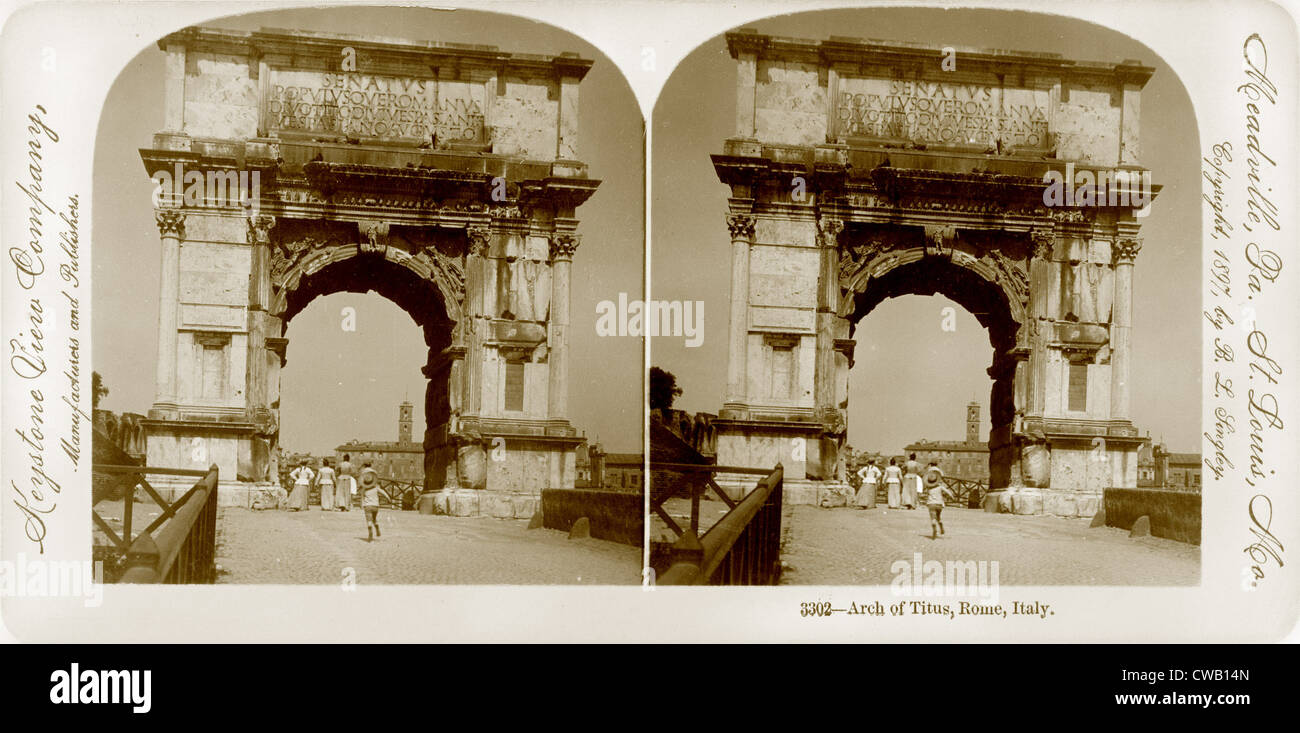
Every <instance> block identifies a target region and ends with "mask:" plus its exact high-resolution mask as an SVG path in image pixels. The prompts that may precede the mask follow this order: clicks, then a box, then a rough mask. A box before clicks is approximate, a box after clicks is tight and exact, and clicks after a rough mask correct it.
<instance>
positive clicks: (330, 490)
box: [316, 458, 335, 512]
mask: <svg viewBox="0 0 1300 733" xmlns="http://www.w3.org/2000/svg"><path fill="white" fill-rule="evenodd" d="M334 479H335V473H334V468H333V467H331V466H330V459H328V458H326V459H325V465H323V466H321V469H320V473H318V474H316V487H317V488H319V489H320V510H321V511H323V512H328V511H331V510H333V509H334Z"/></svg>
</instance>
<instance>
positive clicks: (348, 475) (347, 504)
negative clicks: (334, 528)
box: [334, 453, 357, 512]
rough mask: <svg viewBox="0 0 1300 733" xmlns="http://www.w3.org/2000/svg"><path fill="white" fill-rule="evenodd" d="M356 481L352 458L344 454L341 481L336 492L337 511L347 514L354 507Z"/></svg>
mask: <svg viewBox="0 0 1300 733" xmlns="http://www.w3.org/2000/svg"><path fill="white" fill-rule="evenodd" d="M356 480H357V479H356V476H354V475H353V468H352V456H350V455H348V454H347V453H344V454H343V461H342V462H341V463H339V480H338V483H337V484H335V487H336V488H335V490H334V508H335V509H338V510H339V511H341V512H346V511H347V510H348V509H350V508H351V507H352V494H353V493H355V491H356V490H355V489H353V488H352V486H353V483H352V482H354V481H356Z"/></svg>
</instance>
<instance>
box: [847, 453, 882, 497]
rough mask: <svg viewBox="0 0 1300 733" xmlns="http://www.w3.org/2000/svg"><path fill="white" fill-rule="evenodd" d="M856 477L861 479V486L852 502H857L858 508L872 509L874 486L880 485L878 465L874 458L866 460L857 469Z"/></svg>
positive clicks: (874, 495) (874, 494)
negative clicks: (864, 463)
mask: <svg viewBox="0 0 1300 733" xmlns="http://www.w3.org/2000/svg"><path fill="white" fill-rule="evenodd" d="M858 477H859V478H861V479H862V486H861V487H860V488H859V489H858V495H857V496H856V497H854V500H853V503H854V504H857V506H858V508H859V509H874V508H875V506H876V488H877V486H879V485H880V467H879V466H877V465H876V462H875V461H874V460H871V461H867V465H865V466H863V467H862V468H860V469H858Z"/></svg>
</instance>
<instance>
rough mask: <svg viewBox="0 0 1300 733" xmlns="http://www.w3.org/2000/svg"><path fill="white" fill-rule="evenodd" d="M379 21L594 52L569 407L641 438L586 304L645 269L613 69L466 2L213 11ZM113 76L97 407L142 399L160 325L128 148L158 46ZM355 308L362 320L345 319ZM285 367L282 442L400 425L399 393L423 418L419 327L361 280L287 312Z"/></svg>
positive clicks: (137, 138) (100, 250)
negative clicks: (104, 393)
mask: <svg viewBox="0 0 1300 733" xmlns="http://www.w3.org/2000/svg"><path fill="white" fill-rule="evenodd" d="M203 25H211V26H217V27H223V28H230V29H238V30H256V29H257V28H260V27H275V28H289V29H300V30H307V31H316V32H327V33H346V34H353V35H375V36H385V37H393V38H406V39H410V40H414V41H442V42H459V43H476V44H490V45H495V46H498V47H500V48H501V49H502V50H505V51H511V52H519V53H543V54H558V53H561V52H565V51H573V52H576V53H578V54H580V55H582V56H584V57H586V58H591V59H595V64H594V65H593V66H592V69H591V72H590V73H589V74H588V75H587V76H586V78H585V79H584V81H583V82H582V86H581V87H580V90H581V96H580V104H581V112H580V115H581V116H580V119H579V135H580V137H579V141H578V148H579V156H580V157H581V159H582V160H583V161H585V162H587V163H588V164H589V166H590V175H591V176H592V177H593V178H598V179H601V180H602V183H601V186H600V188H599V189H598V190H597V191H596V194H595V195H594V196H592V197H591V199H589V200H588V201H587V203H586V204H584V205H583V206H582V207H580V208H579V209H578V216H579V217H580V218H581V219H582V224H581V225H580V227H579V230H578V231H579V233H580V234H582V235H583V243H582V246H581V247H580V248H579V249H578V252H577V254H576V256H575V258H574V265H573V267H574V269H573V281H572V282H573V291H572V296H571V298H572V309H571V316H570V323H571V326H570V337H569V338H570V344H571V346H570V348H571V352H570V353H571V356H570V367H569V379H570V383H571V385H572V386H571V387H570V390H569V418H570V421H571V422H572V424H573V425H574V427H576V428H577V429H578V430H579V431H582V432H585V433H586V435H587V436H588V437H589V438H591V439H593V440H595V439H597V438H599V440H600V441H601V442H602V443H603V444H604V446H605V447H606V449H607V450H614V451H629V452H631V451H639V450H640V446H641V436H642V398H641V391H642V387H641V380H642V356H641V355H642V345H641V341H640V339H637V338H632V337H624V338H601V337H598V336H597V335H596V332H595V320H596V304H597V303H599V302H600V301H603V300H615V301H616V300H617V299H618V294H619V293H620V292H624V293H628V294H629V296H628V297H629V298H631V299H640V298H641V297H642V291H643V282H644V266H643V262H644V243H643V242H644V231H643V230H644V225H643V209H644V177H645V176H644V160H643V156H644V123H643V120H642V118H641V113H640V110H639V109H638V107H637V104H636V100H635V98H634V97H633V95H632V92H631V90H630V88H629V87H628V86H627V83H626V81H625V80H624V78H623V76H622V75H621V74H620V72H619V71H618V69H617V68H616V67H615V66H614V64H613V63H612V62H610V61H609V60H608V59H607V58H605V57H604V56H603V55H602V54H601V53H600V52H599V51H597V50H596V49H595V48H594V47H593V46H591V45H590V44H588V43H586V42H584V41H582V40H581V39H579V38H578V37H577V36H574V35H572V34H570V33H567V32H565V31H561V30H558V29H555V28H553V27H550V26H547V25H544V24H541V23H536V22H534V21H530V20H526V19H521V18H516V17H511V16H505V15H498V14H492V13H480V12H474V11H465V10H458V11H435V10H429V9H423V8H409V9H403V8H377V7H365V8H332V9H325V10H286V11H275V12H267V13H255V14H248V15H242V16H239V17H237V18H234V19H228V20H222V21H210V22H206V23H204V24H203ZM141 45H142V48H143V50H142V51H141V53H140V55H139V56H137V57H136V58H135V59H134V60H133V61H132V62H131V63H130V64H129V65H128V66H127V68H125V69H124V70H123V71H122V73H121V75H120V76H119V77H118V79H117V81H116V82H115V84H114V86H113V88H112V90H111V91H110V93H109V97H108V102H107V103H106V104H105V107H104V112H103V116H102V118H101V121H100V128H99V137H98V144H97V146H96V151H95V170H94V175H95V190H94V195H95V199H94V220H93V222H92V224H93V252H92V255H93V263H94V291H93V300H94V303H93V305H94V314H95V318H94V365H95V370H96V371H98V372H99V373H100V374H101V375H103V378H104V384H105V386H107V387H108V388H109V390H110V394H109V396H108V397H107V398H106V399H105V400H104V401H103V402H102V403H101V404H100V407H101V408H103V409H109V410H115V411H119V412H123V411H125V412H138V413H144V412H147V410H148V409H149V406H150V404H152V402H153V399H154V379H153V372H154V370H153V364H154V359H155V357H156V353H157V340H158V332H157V329H158V309H157V298H158V285H159V268H160V262H159V237H158V229H157V227H156V226H155V224H154V219H153V213H152V205H151V203H150V198H149V196H150V181H149V179H148V177H147V176H146V174H145V170H144V166H143V164H142V163H141V162H140V156H139V152H138V149H139V148H144V147H149V146H150V144H151V140H152V135H153V133H154V132H156V131H158V130H160V129H161V128H162V126H163V118H162V115H163V109H162V97H163V82H162V68H163V55H162V52H161V51H159V50H158V48H157V45H156V44H155V43H153V41H152V40H151V39H143V38H142V39H141ZM347 306H351V307H353V308H355V309H356V314H357V315H356V323H357V328H356V331H355V332H345V331H343V330H342V328H341V323H342V318H341V311H342V309H343V308H344V307H347ZM285 335H286V336H287V337H288V338H289V349H288V364H287V365H286V367H285V369H284V370H282V372H281V390H282V391H281V433H280V440H281V444H282V445H283V446H284V447H285V449H286V450H291V451H310V452H313V453H316V454H321V453H326V452H332V450H333V448H334V446H336V445H338V444H340V443H343V442H345V441H347V440H350V439H353V438H356V439H358V440H396V439H397V409H398V407H397V406H398V403H400V402H401V401H402V400H403V399H404V398H407V399H410V401H411V402H412V403H414V404H415V424H416V434H417V436H418V435H419V434H420V433H421V432H422V429H423V428H422V426H423V424H424V389H425V383H426V380H425V379H424V377H423V376H422V375H421V374H420V367H421V366H422V365H423V364H424V363H425V360H426V356H427V349H426V347H425V345H424V338H423V335H422V334H421V332H420V329H419V328H418V327H416V325H415V323H414V321H412V320H411V318H410V317H409V316H407V315H406V314H405V313H404V312H403V311H402V310H401V309H400V308H398V307H397V306H396V305H394V304H393V303H391V302H390V301H388V300H386V299H384V298H382V297H380V296H379V295H376V294H374V293H368V294H364V295H359V294H353V293H340V294H335V295H331V296H326V297H322V298H318V299H316V300H315V301H313V302H312V303H311V304H310V305H309V306H307V308H306V309H304V310H303V311H302V312H301V313H299V314H298V315H297V316H296V317H295V318H294V319H293V321H292V322H291V323H290V324H289V325H288V327H287V329H286V332H285Z"/></svg>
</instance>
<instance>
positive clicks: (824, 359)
mask: <svg viewBox="0 0 1300 733" xmlns="http://www.w3.org/2000/svg"><path fill="white" fill-rule="evenodd" d="M727 43H728V47H729V49H730V53H731V55H732V57H733V58H734V59H735V63H736V67H737V71H738V74H737V89H736V91H737V97H736V130H735V137H733V138H730V139H728V140H727V141H726V142H725V144H724V148H723V152H722V153H721V154H719V155H715V156H713V164H714V168H715V170H716V171H717V174H718V176H719V177H720V178H721V180H722V181H723V182H724V183H725V184H727V185H728V186H729V187H730V190H731V196H730V199H729V211H728V212H727V225H728V226H729V228H730V234H731V242H732V244H731V251H732V272H731V282H732V290H731V292H732V296H731V306H730V343H729V364H728V379H727V394H726V397H725V403H724V405H723V408H722V410H721V411H720V413H719V419H718V420H717V422H716V427H717V462H718V464H719V465H724V466H767V467H770V466H772V465H774V464H776V463H777V462H781V463H783V464H784V465H785V467H786V469H785V476H786V492H787V496H789V497H790V498H791V500H793V501H798V502H815V501H817V500H818V496H819V494H820V492H822V491H824V490H826V489H827V488H828V487H830V486H834V485H836V484H839V483H840V482H842V481H843V480H844V478H845V477H844V476H843V469H842V468H841V465H842V462H840V461H838V453H839V451H840V450H841V449H842V447H843V446H844V444H845V434H846V427H847V424H848V420H847V417H848V411H849V410H850V409H854V408H852V407H851V406H850V405H851V403H850V401H849V395H848V374H849V369H850V368H851V367H852V365H853V350H854V346H855V342H854V340H853V339H852V335H853V332H854V329H855V325H856V323H857V322H858V320H859V319H861V318H862V317H863V316H864V315H866V314H867V313H869V312H870V311H871V310H872V309H873V308H874V307H875V306H876V305H877V304H879V303H880V302H881V301H882V300H884V299H886V298H891V297H895V296H900V295H906V294H921V295H930V294H935V293H938V294H942V295H944V296H947V297H948V298H951V299H952V300H954V301H956V302H957V303H959V304H961V305H962V306H963V307H965V308H966V309H967V310H969V311H970V312H971V313H972V314H974V315H975V316H976V318H977V319H978V320H979V322H980V323H981V324H983V326H984V327H985V328H987V329H988V332H989V340H990V342H991V343H992V346H993V360H992V364H991V365H990V366H989V369H988V373H989V375H990V376H991V377H992V380H993V387H992V399H991V416H992V432H991V434H990V438H989V453H990V486H989V488H990V489H991V490H990V491H989V492H988V494H987V495H986V498H985V499H984V508H985V509H986V510H989V511H1004V512H1015V513H1022V514H1037V513H1043V512H1046V513H1050V514H1057V515H1062V516H1081V515H1082V516H1087V515H1091V514H1093V513H1095V512H1096V511H1097V509H1098V508H1099V503H1100V498H1101V492H1102V490H1103V489H1104V488H1107V487H1133V486H1136V482H1137V461H1138V455H1137V449H1138V446H1139V444H1140V442H1141V438H1140V437H1139V435H1138V431H1137V429H1135V427H1134V426H1133V424H1132V422H1131V420H1130V415H1129V404H1130V400H1129V396H1130V390H1131V383H1130V379H1129V372H1130V363H1131V359H1132V355H1131V344H1132V336H1131V333H1130V330H1131V320H1130V319H1131V313H1132V293H1131V290H1132V282H1133V274H1132V273H1133V267H1134V259H1135V257H1136V255H1137V254H1138V250H1139V248H1140V246H1141V244H1140V240H1139V239H1138V228H1139V227H1138V224H1139V219H1140V218H1141V216H1142V214H1143V212H1142V205H1143V203H1145V202H1144V201H1140V200H1139V198H1140V196H1139V192H1138V191H1136V190H1134V187H1133V186H1131V185H1130V186H1128V187H1125V186H1124V185H1122V183H1121V185H1120V186H1116V185H1115V181H1121V182H1122V181H1124V180H1128V181H1130V182H1136V181H1138V180H1149V174H1148V173H1147V172H1146V171H1145V169H1143V168H1142V167H1141V165H1140V164H1139V162H1138V111H1139V104H1138V103H1139V95H1140V91H1141V89H1142V87H1143V86H1144V85H1145V83H1146V81H1147V80H1148V79H1149V78H1150V76H1151V74H1152V73H1153V69H1151V68H1149V67H1145V66H1142V65H1141V64H1139V63H1137V62H1133V61H1124V62H1122V63H1108V64H1100V63H1084V62H1076V61H1071V60H1067V59H1063V58H1061V57H1059V56H1056V55H1052V54H1032V53H1016V52H1006V51H981V50H971V51H961V50H957V51H956V52H955V54H954V53H951V52H950V53H945V52H944V51H941V50H939V49H937V48H922V47H918V46H911V45H902V44H881V43H876V42H862V41H857V40H849V39H836V38H832V39H831V40H828V41H820V42H817V41H803V40H794V39H784V38H778V37H772V36H767V35H761V34H757V33H754V32H751V31H740V32H735V33H731V34H728V36H727ZM954 61H955V63H953V62H954ZM1049 171H1055V172H1056V174H1058V175H1059V177H1060V178H1066V177H1067V176H1068V177H1069V179H1070V180H1068V181H1067V182H1066V185H1067V186H1073V185H1074V180H1075V179H1076V176H1077V172H1080V171H1086V172H1087V175H1089V176H1091V177H1092V179H1093V180H1101V181H1110V182H1111V185H1110V186H1109V187H1108V189H1107V188H1101V187H1097V186H1093V187H1091V188H1089V189H1087V190H1081V191H1080V193H1082V194H1084V195H1083V196H1082V197H1080V198H1075V197H1074V196H1070V197H1068V198H1066V199H1064V200H1062V201H1053V200H1052V199H1051V197H1050V196H1046V197H1045V189H1046V188H1047V186H1048V184H1047V183H1045V181H1049V180H1054V179H1053V178H1052V174H1050V173H1049ZM1117 172H1118V173H1120V175H1115V174H1116V173H1117ZM1108 174H1109V175H1108ZM1077 178H1078V180H1084V181H1086V180H1088V179H1087V178H1086V177H1082V176H1078V177H1077ZM1070 193H1071V194H1072V193H1074V191H1073V190H1071V191H1070ZM1117 193H1118V194H1120V195H1119V196H1118V197H1117V196H1116V194H1117ZM1152 195H1154V194H1152ZM872 388H873V389H889V386H888V385H883V384H882V385H873V387H872ZM853 397H854V400H855V401H856V402H857V403H858V404H862V403H864V402H865V403H869V402H870V400H871V395H870V394H865V395H863V394H855V395H854V396H853ZM922 401H923V400H922ZM859 409H863V408H859ZM735 480H736V482H737V483H738V482H739V481H740V479H739V478H737V479H735Z"/></svg>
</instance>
